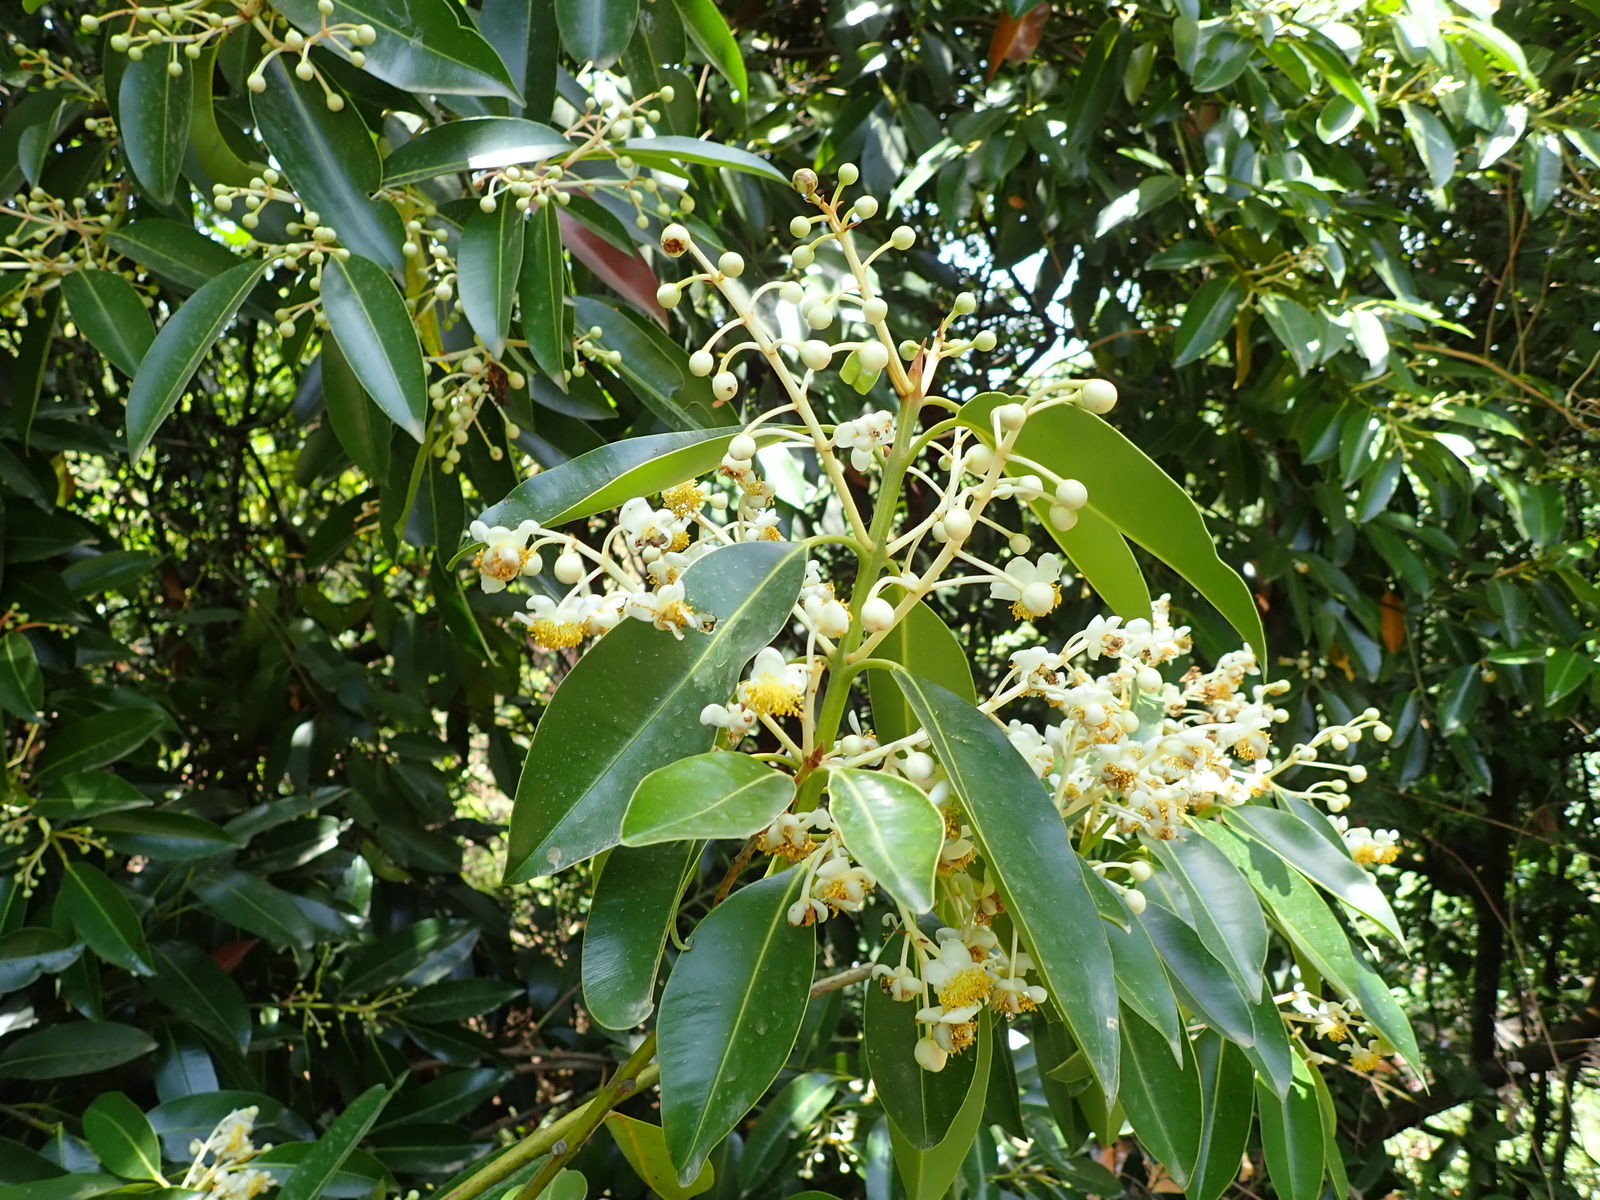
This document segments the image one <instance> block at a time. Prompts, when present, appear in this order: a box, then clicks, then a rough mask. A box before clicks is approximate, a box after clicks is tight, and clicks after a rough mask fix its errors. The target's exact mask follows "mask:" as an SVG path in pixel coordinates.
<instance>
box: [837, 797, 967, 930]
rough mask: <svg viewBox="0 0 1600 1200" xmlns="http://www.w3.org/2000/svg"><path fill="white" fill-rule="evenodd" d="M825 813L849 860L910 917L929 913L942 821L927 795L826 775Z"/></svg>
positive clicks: (935, 875)
mask: <svg viewBox="0 0 1600 1200" xmlns="http://www.w3.org/2000/svg"><path fill="white" fill-rule="evenodd" d="M828 797H829V801H828V811H829V813H831V814H832V816H833V820H834V823H835V824H836V825H837V826H838V827H839V834H840V836H841V837H843V838H844V844H845V847H846V848H847V849H848V850H849V851H850V855H851V857H852V858H854V859H855V860H856V862H858V863H860V864H861V865H862V866H863V867H865V868H866V869H867V870H869V871H871V872H872V874H873V876H874V877H875V878H876V879H877V881H878V883H879V885H880V886H882V887H885V888H888V889H889V894H890V895H892V896H893V897H894V898H895V899H896V900H898V901H900V902H901V903H902V904H904V905H905V906H906V907H907V908H909V909H910V910H911V911H912V912H919V913H923V912H928V911H930V910H931V909H932V908H933V901H934V891H933V889H934V882H935V880H936V879H937V877H938V873H939V852H940V851H941V850H942V849H943V848H944V817H943V816H942V815H941V814H940V812H939V810H938V809H937V808H936V807H935V806H934V803H933V801H932V800H930V799H928V793H927V792H925V791H923V790H922V789H921V788H919V787H917V786H916V784H914V783H908V782H907V781H906V780H904V779H901V778H900V777H899V776H898V775H889V774H886V773H884V772H882V771H862V770H856V769H853V768H848V767H846V768H841V769H838V770H833V771H830V772H829V773H828Z"/></svg>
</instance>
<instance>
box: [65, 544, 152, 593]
mask: <svg viewBox="0 0 1600 1200" xmlns="http://www.w3.org/2000/svg"><path fill="white" fill-rule="evenodd" d="M161 559H162V556H161V555H160V554H151V553H147V552H145V551H141V550H108V551H106V552H105V553H104V554H91V555H89V556H88V557H87V558H80V559H77V560H75V561H73V562H70V563H68V564H67V565H66V566H65V567H63V568H62V569H61V582H63V583H65V584H66V585H67V588H68V590H69V591H71V592H72V594H73V596H74V597H75V598H77V599H80V600H81V599H84V598H86V597H88V596H98V595H99V594H100V593H102V592H116V591H121V592H125V591H127V590H128V589H129V588H130V587H131V586H132V585H133V584H135V583H137V582H138V581H139V580H141V579H143V578H144V577H145V576H146V575H148V574H149V573H150V572H151V571H152V570H154V569H155V566H156V564H157V563H159V562H160V561H161Z"/></svg>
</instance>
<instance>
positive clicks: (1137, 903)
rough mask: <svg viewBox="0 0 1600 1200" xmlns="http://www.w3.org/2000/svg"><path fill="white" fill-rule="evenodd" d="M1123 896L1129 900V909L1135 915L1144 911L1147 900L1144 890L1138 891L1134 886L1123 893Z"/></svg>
mask: <svg viewBox="0 0 1600 1200" xmlns="http://www.w3.org/2000/svg"><path fill="white" fill-rule="evenodd" d="M1122 898H1123V899H1124V900H1126V901H1127V902H1128V911H1129V912H1131V913H1132V914H1133V915H1134V916H1138V915H1139V914H1140V913H1142V912H1143V911H1144V906H1145V904H1146V901H1145V898H1144V893H1143V892H1136V891H1134V890H1133V889H1132V888H1129V889H1128V890H1127V891H1125V892H1123V893H1122Z"/></svg>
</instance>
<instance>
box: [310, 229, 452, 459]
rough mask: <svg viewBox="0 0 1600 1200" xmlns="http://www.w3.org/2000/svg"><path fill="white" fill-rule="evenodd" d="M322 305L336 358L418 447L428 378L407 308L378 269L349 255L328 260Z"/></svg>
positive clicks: (375, 265)
mask: <svg viewBox="0 0 1600 1200" xmlns="http://www.w3.org/2000/svg"><path fill="white" fill-rule="evenodd" d="M322 305H323V311H324V312H326V313H327V316H328V329H329V330H330V331H331V332H332V334H333V340H334V341H335V342H336V343H338V346H339V352H340V353H341V354H343V355H344V357H345V361H346V362H348V363H349V364H350V366H351V368H352V369H353V370H354V371H355V373H356V377H357V378H358V379H360V380H361V384H362V387H364V388H365V389H366V391H367V394H368V395H370V396H371V397H372V400H373V403H375V404H376V405H377V406H378V407H379V408H381V409H382V410H383V411H384V413H385V414H386V415H387V416H388V418H389V419H390V420H391V421H393V422H394V423H395V424H396V425H398V426H400V428H401V429H404V430H405V431H406V432H407V433H408V434H410V435H411V436H412V437H413V438H415V439H416V440H417V441H419V442H420V441H422V437H423V421H424V419H425V417H426V415H427V406H428V390H427V376H426V373H425V371H424V368H423V365H422V346H421V344H420V343H419V342H418V341H417V330H416V326H414V325H413V324H412V323H411V316H410V314H409V313H408V312H407V311H406V302H405V300H404V299H403V298H402V297H401V295H400V292H399V290H398V289H397V288H396V287H395V286H394V282H393V281H392V280H391V279H390V278H389V276H388V275H387V274H386V273H385V272H384V270H383V268H382V267H380V266H379V265H378V264H377V263H375V262H372V261H370V260H369V259H365V258H362V257H360V256H359V255H355V254H352V255H351V256H350V257H349V258H348V259H346V260H344V261H342V262H341V261H340V260H338V259H336V258H335V259H329V260H328V264H327V266H326V267H324V268H323V271H322Z"/></svg>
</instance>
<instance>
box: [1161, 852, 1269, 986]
mask: <svg viewBox="0 0 1600 1200" xmlns="http://www.w3.org/2000/svg"><path fill="white" fill-rule="evenodd" d="M1146 841H1147V844H1148V845H1149V847H1150V849H1151V850H1152V851H1154V853H1155V855H1156V857H1157V859H1158V860H1160V862H1161V865H1162V866H1164V867H1165V868H1166V869H1167V870H1168V871H1170V872H1171V873H1172V875H1173V877H1174V878H1175V879H1176V880H1177V882H1178V884H1179V886H1180V887H1182V889H1183V892H1184V894H1185V895H1186V896H1187V897H1188V898H1189V907H1190V911H1191V912H1192V913H1193V914H1194V919H1193V921H1192V922H1191V923H1192V924H1193V925H1194V928H1195V930H1196V932H1198V933H1199V934H1200V941H1201V942H1202V943H1203V944H1204V945H1205V947H1206V949H1207V950H1209V951H1211V954H1212V956H1213V957H1214V958H1216V959H1217V961H1218V962H1220V963H1222V965H1223V966H1225V967H1227V968H1228V974H1229V975H1231V976H1233V980H1234V982H1235V983H1237V984H1238V985H1239V990H1240V991H1241V992H1243V993H1244V996H1245V998H1246V999H1247V1000H1250V1001H1252V1002H1253V1001H1255V1000H1256V999H1257V998H1259V997H1260V995H1261V971H1262V967H1263V966H1264V964H1265V963H1266V959H1267V922H1266V919H1265V918H1264V917H1262V915H1261V902H1260V901H1259V900H1257V899H1256V894H1255V891H1254V890H1253V889H1252V888H1251V887H1250V881H1249V880H1247V879H1246V878H1245V877H1244V876H1243V875H1241V874H1239V870H1238V868H1237V867H1235V866H1234V865H1233V864H1232V863H1231V862H1229V861H1228V857H1227V855H1225V854H1223V853H1222V851H1220V850H1218V849H1217V848H1216V847H1215V846H1213V845H1212V844H1211V843H1210V842H1208V841H1207V840H1206V839H1205V838H1203V837H1201V836H1199V835H1198V834H1196V833H1194V832H1192V831H1189V830H1185V832H1184V836H1183V837H1182V838H1180V839H1178V840H1175V841H1170V842H1168V841H1162V840H1161V839H1160V838H1148V839H1146Z"/></svg>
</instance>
